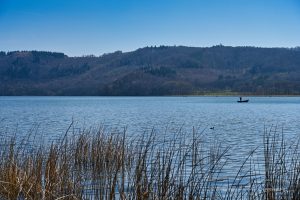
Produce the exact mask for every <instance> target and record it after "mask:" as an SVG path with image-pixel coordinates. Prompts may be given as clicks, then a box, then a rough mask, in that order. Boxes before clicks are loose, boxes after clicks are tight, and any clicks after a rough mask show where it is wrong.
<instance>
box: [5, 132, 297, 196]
mask: <svg viewBox="0 0 300 200" xmlns="http://www.w3.org/2000/svg"><path fill="white" fill-rule="evenodd" d="M190 135H191V137H190V139H189V140H186V139H185V138H183V137H181V134H180V133H178V134H177V135H175V136H174V138H173V139H170V140H167V139H166V140H162V141H160V142H157V140H156V138H157V135H156V134H155V132H154V131H153V132H151V133H150V134H149V135H147V136H139V137H137V138H132V137H130V138H129V137H127V136H126V131H123V132H106V131H105V130H104V129H101V128H100V129H97V130H92V129H91V130H85V131H82V132H80V133H76V134H74V133H70V132H69V131H68V132H67V133H66V135H65V136H64V137H62V138H61V139H59V140H55V141H54V142H52V143H51V144H49V145H33V143H32V139H30V138H33V137H32V136H28V137H27V138H26V139H22V140H19V139H16V138H15V137H11V138H8V139H6V140H5V141H2V142H1V147H0V199H268V200H273V199H299V198H300V183H299V181H300V161H299V152H298V151H299V146H298V143H292V144H290V145H287V143H286V141H285V140H284V139H283V136H282V134H279V133H278V132H276V131H274V130H271V131H270V130H269V131H268V130H265V135H264V137H263V138H262V140H264V148H263V151H261V152H258V151H256V150H252V151H251V152H249V154H248V155H247V156H245V158H244V160H242V161H241V162H240V165H239V166H235V167H234V168H233V171H234V175H233V176H228V174H227V172H226V170H225V168H226V166H228V165H231V161H232V158H234V154H233V155H229V152H230V151H229V150H230V148H226V147H222V146H221V145H218V144H215V145H210V146H209V148H207V147H206V146H205V144H206V142H205V141H203V140H202V134H201V133H198V132H196V131H193V132H192V133H191V134H190ZM6 138H7V137H6ZM258 153H259V154H260V155H257V154H258ZM258 157H260V158H262V160H261V161H258V160H257V158H258Z"/></svg>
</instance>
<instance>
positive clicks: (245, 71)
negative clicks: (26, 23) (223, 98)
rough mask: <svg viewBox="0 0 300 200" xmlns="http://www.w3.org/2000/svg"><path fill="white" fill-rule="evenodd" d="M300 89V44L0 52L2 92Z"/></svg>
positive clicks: (183, 92) (281, 91)
mask: <svg viewBox="0 0 300 200" xmlns="http://www.w3.org/2000/svg"><path fill="white" fill-rule="evenodd" d="M228 92H229V93H241V94H253V95H283V94H285V95H292V94H300V48H292V49H286V48H255V47H225V46H222V45H219V46H214V47H210V48H196V47H183V46H178V47H166V46H160V47H146V48H141V49H138V50H136V51H133V52H127V53H122V52H120V51H117V52H114V53H111V54H104V55H102V56H100V57H95V56H85V57H68V56H66V55H65V54H63V53H53V52H40V51H15V52H0V95H190V94H200V95H201V94H207V93H219V94H222V93H228Z"/></svg>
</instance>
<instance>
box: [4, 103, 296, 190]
mask: <svg viewBox="0 0 300 200" xmlns="http://www.w3.org/2000/svg"><path fill="white" fill-rule="evenodd" d="M249 99H250V102H249V103H237V100H238V97H0V113H1V116H0V124H1V126H0V136H2V137H7V136H10V135H12V134H16V135H17V138H22V137H23V136H26V135H27V134H28V133H30V132H35V133H36V134H37V135H38V136H41V137H43V138H45V139H46V140H51V139H52V138H56V137H62V136H63V135H64V134H65V131H66V130H67V128H68V127H69V125H70V124H71V122H72V121H73V122H74V126H73V127H72V129H74V130H75V131H76V130H81V129H88V128H90V127H105V128H106V129H107V130H108V131H113V130H115V129H117V130H122V129H124V128H126V129H127V136H128V137H135V136H141V135H143V134H149V133H150V132H151V130H154V132H155V133H156V137H157V141H159V140H165V139H166V138H167V139H172V138H173V136H174V135H177V136H178V135H182V136H183V137H184V138H185V139H186V138H187V139H188V138H192V135H193V130H196V131H197V132H198V133H200V134H201V137H202V138H203V141H204V143H205V144H206V147H204V148H206V149H207V150H209V149H210V148H211V147H213V146H214V145H217V146H221V147H223V148H226V147H230V151H228V161H229V163H228V165H226V166H225V167H224V168H223V170H222V172H223V173H224V174H222V176H224V177H227V179H228V180H232V179H233V178H234V177H235V174H236V173H237V170H238V169H239V167H240V166H241V163H242V162H243V160H245V159H246V158H247V156H248V155H249V152H250V151H251V150H254V149H256V148H257V147H259V148H258V149H257V151H259V153H258V154H257V156H254V160H255V159H256V160H257V162H256V163H263V162H262V161H263V153H262V150H263V135H264V130H265V129H267V130H270V129H272V131H275V130H276V131H278V132H279V133H281V132H282V133H283V135H284V138H285V139H286V141H288V142H290V141H291V142H293V141H296V140H295V139H296V138H298V136H299V133H300V123H299V122H300V106H299V105H300V97H249ZM294 138H295V139H294ZM204 146H205V145H204ZM252 170H254V169H252ZM254 171H255V173H256V174H257V176H258V177H259V176H260V174H262V171H263V165H261V166H260V167H258V168H257V169H255V170H254ZM230 177H231V178H230ZM262 177H263V176H262ZM243 180H244V179H243ZM260 180H261V181H263V178H261V179H260ZM245 181H247V179H245ZM222 184H224V185H226V183H222Z"/></svg>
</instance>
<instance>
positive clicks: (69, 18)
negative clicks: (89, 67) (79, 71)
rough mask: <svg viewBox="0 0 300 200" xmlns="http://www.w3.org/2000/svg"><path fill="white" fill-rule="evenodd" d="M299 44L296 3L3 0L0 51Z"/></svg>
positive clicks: (298, 2) (271, 0)
mask: <svg viewBox="0 0 300 200" xmlns="http://www.w3.org/2000/svg"><path fill="white" fill-rule="evenodd" d="M220 43H222V44H223V45H232V46H265V47H295V46H300V0H106V1H104V0H98V1H96V0H0V50H2V51H11V50H47V51H59V52H64V53H66V54H68V55H77V56H79V55H87V54H94V55H100V54H102V53H107V52H112V51H115V50H122V51H130V50H134V49H137V48H139V47H144V46H151V45H186V46H212V45H216V44H220Z"/></svg>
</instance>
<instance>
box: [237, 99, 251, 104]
mask: <svg viewBox="0 0 300 200" xmlns="http://www.w3.org/2000/svg"><path fill="white" fill-rule="evenodd" d="M248 101H249V99H246V100H239V101H237V102H238V103H248Z"/></svg>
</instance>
